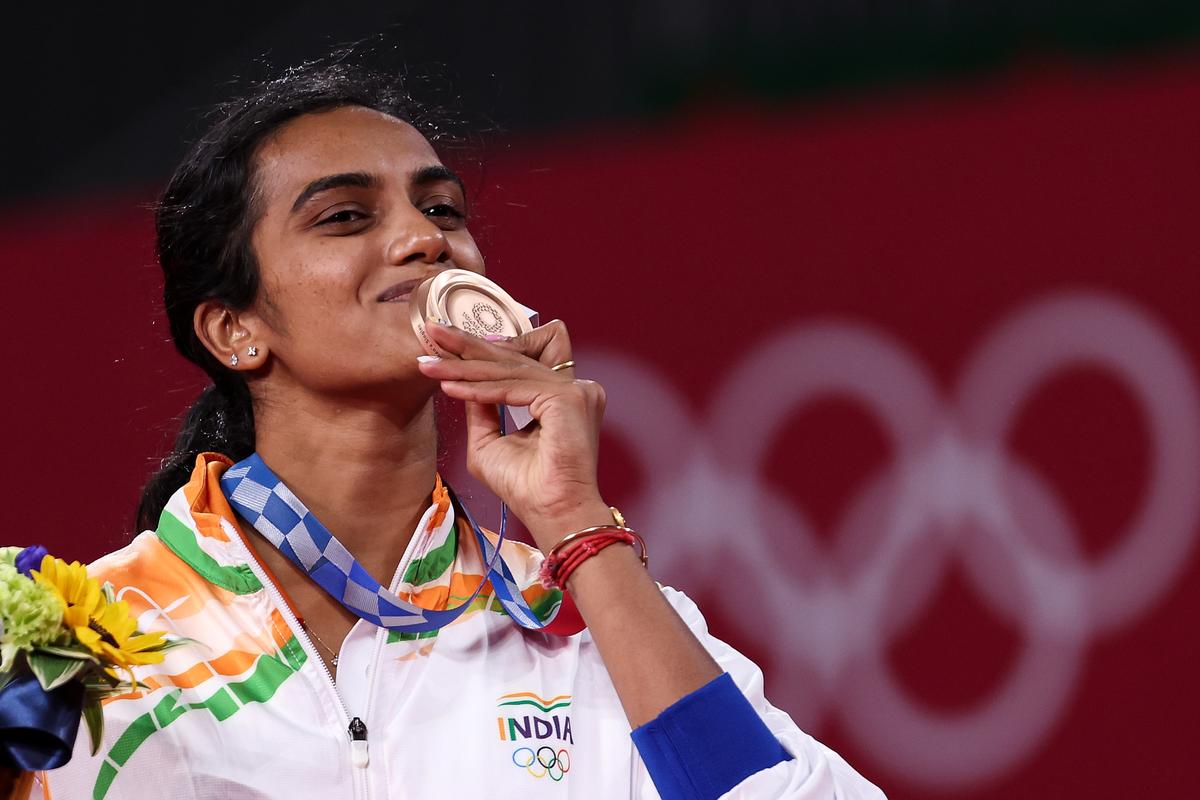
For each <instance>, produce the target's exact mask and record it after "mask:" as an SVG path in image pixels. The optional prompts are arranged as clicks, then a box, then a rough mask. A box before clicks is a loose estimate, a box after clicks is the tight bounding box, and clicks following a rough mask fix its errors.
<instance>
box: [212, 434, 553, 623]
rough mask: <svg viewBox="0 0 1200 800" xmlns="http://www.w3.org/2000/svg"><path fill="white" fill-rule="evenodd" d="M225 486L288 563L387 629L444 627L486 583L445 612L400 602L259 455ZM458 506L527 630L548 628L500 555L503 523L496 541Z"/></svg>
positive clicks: (491, 578)
mask: <svg viewBox="0 0 1200 800" xmlns="http://www.w3.org/2000/svg"><path fill="white" fill-rule="evenodd" d="M221 490H222V491H223V492H224V493H225V496H226V497H227V498H228V499H229V504H230V505H231V506H233V508H234V510H236V511H237V512H238V513H239V514H241V515H242V517H243V518H244V519H245V520H246V521H247V522H249V523H250V524H251V525H253V526H254V528H255V530H257V531H258V532H259V533H261V534H262V535H263V537H264V538H266V540H267V541H268V542H270V543H271V544H273V545H274V546H275V547H277V548H278V549H279V552H281V553H283V554H284V556H286V557H287V559H288V560H289V561H291V562H292V563H293V564H295V565H296V566H298V567H300V569H302V570H304V571H305V572H306V573H308V576H309V577H310V578H312V579H313V580H314V581H316V582H317V584H318V585H319V586H320V587H321V588H322V589H324V590H325V591H326V592H328V593H329V594H330V595H332V596H333V597H334V598H335V599H337V600H338V601H340V602H341V604H342V605H344V606H345V607H346V608H348V609H350V611H352V612H353V613H354V614H356V615H357V616H359V617H361V618H362V619H365V620H366V621H368V622H370V623H372V624H373V625H378V626H379V627H381V628H387V629H388V630H390V631H401V632H404V633H423V632H425V631H433V630H438V629H439V628H444V627H445V626H447V625H449V624H450V623H451V622H453V621H454V620H455V619H457V618H458V617H459V616H460V615H461V614H462V613H463V612H464V611H466V610H467V607H468V606H470V604H471V601H472V600H474V599H475V597H476V596H477V595H478V594H479V592H480V590H481V589H482V588H483V586H484V583H485V581H480V582H479V586H477V587H476V588H475V591H474V592H472V593H471V596H470V597H468V598H467V599H466V600H465V601H463V602H462V603H461V604H460V605H457V606H454V607H453V608H447V609H444V610H434V609H428V608H421V607H420V606H418V605H414V604H413V603H410V602H408V601H407V600H403V599H401V598H400V597H399V596H398V595H396V594H395V593H393V592H390V591H388V590H387V588H385V587H384V586H383V585H381V584H380V583H379V581H377V580H375V579H374V578H372V577H371V575H370V573H368V572H367V570H366V569H364V568H363V566H362V565H361V564H359V563H358V561H357V560H356V559H355V558H354V556H353V555H351V554H350V551H349V550H347V549H346V548H345V546H343V545H342V543H341V542H339V541H338V540H337V537H335V536H334V535H333V534H332V533H330V532H329V529H328V528H326V527H325V526H324V525H322V524H321V521H320V520H319V519H317V518H316V517H315V516H314V515H313V513H312V512H311V511H309V510H308V508H307V507H306V506H305V505H304V503H302V502H300V498H298V497H296V495H294V494H293V493H292V491H291V490H290V489H288V487H287V486H286V485H284V483H283V481H282V480H280V479H279V477H278V476H277V475H276V474H275V473H274V472H272V471H271V468H270V467H268V466H267V465H266V463H265V462H264V461H263V460H262V458H261V457H259V455H258V453H255V454H253V455H252V456H250V457H249V458H247V459H245V460H244V461H239V462H238V463H237V464H234V465H233V466H232V467H230V468H229V469H228V470H226V471H225V474H224V475H223V476H221ZM451 496H452V497H453V494H452V495H451ZM456 506H457V507H458V508H461V509H462V510H463V513H464V514H465V515H466V518H467V522H468V523H469V524H470V525H471V529H472V530H473V531H475V538H476V540H477V541H478V542H479V550H480V552H481V553H482V554H483V559H484V562H485V564H486V568H485V571H484V572H485V577H486V579H487V582H490V583H491V585H492V588H493V589H494V590H495V592H496V597H497V598H498V599H499V600H500V603H501V605H502V606H503V607H504V610H505V611H506V612H508V615H509V616H510V617H512V618H513V619H514V620H515V621H516V622H517V624H518V625H520V626H521V627H523V628H530V629H532V630H540V629H542V628H544V627H546V624H547V623H544V622H542V621H541V620H539V619H538V618H537V615H536V614H534V613H533V610H532V609H531V608H530V607H529V604H528V603H526V602H525V598H524V597H523V596H522V594H521V587H520V586H518V585H517V582H516V581H515V580H514V579H513V574H512V571H511V570H509V568H508V565H507V564H505V563H504V559H503V558H502V557H501V556H500V545H501V544H502V543H503V542H504V527H505V526H504V524H503V523H501V525H500V535H499V539H498V540H497V541H496V543H495V544H494V545H493V544H492V543H491V541H489V540H488V538H487V537H486V536H484V534H483V529H482V528H480V527H479V525H477V524H476V523H475V520H474V518H473V517H472V516H471V512H470V511H469V510H468V509H467V507H466V506H465V505H463V504H462V503H457V504H456Z"/></svg>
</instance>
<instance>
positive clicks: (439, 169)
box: [292, 164, 467, 214]
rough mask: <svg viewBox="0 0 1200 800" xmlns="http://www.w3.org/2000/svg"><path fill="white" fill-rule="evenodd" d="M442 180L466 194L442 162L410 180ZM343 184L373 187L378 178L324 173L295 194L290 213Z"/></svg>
mask: <svg viewBox="0 0 1200 800" xmlns="http://www.w3.org/2000/svg"><path fill="white" fill-rule="evenodd" d="M443 181H449V182H450V183H453V184H455V185H457V186H458V188H459V190H460V191H461V192H462V193H463V195H466V193H467V187H466V186H464V185H463V182H462V179H461V178H459V177H458V176H457V175H455V174H454V172H453V170H451V169H450V168H449V167H447V166H445V165H443V164H430V165H429V166H427V167H421V168H420V169H418V170H417V171H416V172H414V173H413V176H412V182H413V184H415V185H416V186H428V185H429V184H432V183H441V182H443ZM344 186H352V187H355V188H358V189H374V188H376V187H378V186H379V178H377V177H376V176H374V175H372V174H370V173H369V172H339V173H338V174H336V175H326V176H325V177H323V178H317V179H316V180H314V181H312V182H310V183H309V184H308V185H307V186H305V187H304V189H303V190H302V191H301V192H300V194H298V195H297V196H296V201H295V202H294V203H292V213H293V214H294V213H296V212H297V211H299V210H300V209H301V208H302V207H303V206H304V204H305V203H307V202H308V201H309V200H311V199H312V198H313V197H314V196H316V195H318V194H320V193H321V192H326V191H329V190H330V189H340V188H342V187H344Z"/></svg>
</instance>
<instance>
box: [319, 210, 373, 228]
mask: <svg viewBox="0 0 1200 800" xmlns="http://www.w3.org/2000/svg"><path fill="white" fill-rule="evenodd" d="M366 218H367V215H366V214H364V213H362V212H361V211H355V210H354V209H352V208H343V209H342V210H341V211H335V212H333V213H332V214H330V215H329V216H327V217H324V218H322V219H321V220H320V221H319V222H318V223H317V224H318V225H337V224H340V223H346V222H356V221H358V220H360V219H366Z"/></svg>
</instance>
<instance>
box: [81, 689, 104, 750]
mask: <svg viewBox="0 0 1200 800" xmlns="http://www.w3.org/2000/svg"><path fill="white" fill-rule="evenodd" d="M83 721H84V722H86V723H87V729H88V737H89V738H90V739H91V740H92V755H96V754H97V753H99V752H100V742H101V740H102V739H103V738H104V709H103V707H102V706H101V705H100V701H99V700H89V701H87V702H86V703H84V704H83Z"/></svg>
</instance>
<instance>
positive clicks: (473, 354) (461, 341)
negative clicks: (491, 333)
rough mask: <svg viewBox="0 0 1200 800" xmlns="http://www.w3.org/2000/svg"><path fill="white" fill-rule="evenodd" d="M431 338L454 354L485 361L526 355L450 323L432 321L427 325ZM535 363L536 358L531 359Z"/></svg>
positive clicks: (522, 357) (427, 331)
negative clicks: (478, 336) (443, 323)
mask: <svg viewBox="0 0 1200 800" xmlns="http://www.w3.org/2000/svg"><path fill="white" fill-rule="evenodd" d="M425 331H426V333H427V334H428V335H429V338H430V339H432V340H433V343H434V344H436V345H437V346H438V347H439V348H441V349H442V350H444V351H445V352H447V353H449V354H450V355H453V356H458V357H459V358H465V359H478V360H483V361H503V360H509V361H511V360H513V359H518V360H524V359H525V358H526V356H525V355H524V354H523V353H522V352H521V350H520V349H519V348H514V347H501V346H500V345H501V343H499V342H488V341H484V340H483V339H480V338H477V337H475V336H472V335H471V334H469V333H466V332H464V331H461V330H459V329H458V328H454V327H451V326H449V325H442V324H438V323H432V324H429V325H426V326H425ZM529 362H530V363H535V362H536V359H529Z"/></svg>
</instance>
